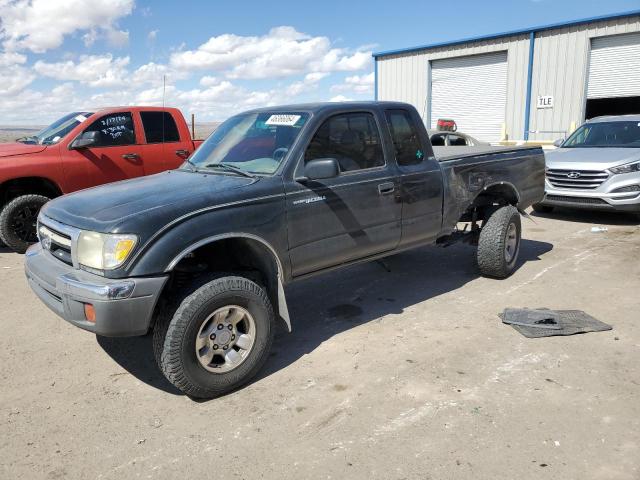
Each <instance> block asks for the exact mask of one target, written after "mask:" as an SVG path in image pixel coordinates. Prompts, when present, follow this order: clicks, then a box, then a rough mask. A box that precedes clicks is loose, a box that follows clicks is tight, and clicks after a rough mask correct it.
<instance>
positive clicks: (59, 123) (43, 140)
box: [18, 112, 93, 145]
mask: <svg viewBox="0 0 640 480" xmlns="http://www.w3.org/2000/svg"><path fill="white" fill-rule="evenodd" d="M91 115H93V112H73V113H69V114H68V115H65V116H64V117H62V118H60V119H58V120H56V121H55V122H53V123H52V124H51V125H49V126H48V127H46V128H43V129H42V130H40V131H39V132H38V133H36V134H35V135H31V136H29V137H23V138H19V139H18V141H19V142H21V143H31V144H38V145H53V144H55V143H58V142H59V141H60V140H62V139H63V138H64V137H65V136H66V135H67V134H68V133H69V132H70V131H71V130H73V129H74V128H75V127H76V126H78V125H79V124H81V123H82V122H84V121H85V120H86V119H87V118H89V117H90V116H91Z"/></svg>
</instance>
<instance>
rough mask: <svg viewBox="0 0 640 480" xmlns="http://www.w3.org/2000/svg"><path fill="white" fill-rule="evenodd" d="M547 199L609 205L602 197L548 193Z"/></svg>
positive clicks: (581, 203)
mask: <svg viewBox="0 0 640 480" xmlns="http://www.w3.org/2000/svg"><path fill="white" fill-rule="evenodd" d="M545 199H546V200H549V201H552V202H566V203H579V204H580V205H609V204H608V203H607V202H605V201H604V200H602V199H601V198H588V197H565V196H562V195H547V196H546V197H545Z"/></svg>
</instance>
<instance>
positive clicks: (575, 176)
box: [567, 172, 580, 178]
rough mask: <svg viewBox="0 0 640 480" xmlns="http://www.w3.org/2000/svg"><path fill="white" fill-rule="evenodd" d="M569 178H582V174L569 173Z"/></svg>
mask: <svg viewBox="0 0 640 480" xmlns="http://www.w3.org/2000/svg"><path fill="white" fill-rule="evenodd" d="M567 177H568V178H580V172H569V173H567Z"/></svg>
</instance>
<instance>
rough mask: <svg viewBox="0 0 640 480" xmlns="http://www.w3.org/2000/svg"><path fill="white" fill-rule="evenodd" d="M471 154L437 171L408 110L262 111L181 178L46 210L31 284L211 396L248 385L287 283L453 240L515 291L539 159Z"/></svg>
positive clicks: (239, 122) (77, 318)
mask: <svg viewBox="0 0 640 480" xmlns="http://www.w3.org/2000/svg"><path fill="white" fill-rule="evenodd" d="M479 148H480V149H479V150H473V149H472V150H464V151H462V150H461V151H460V153H459V154H456V156H449V157H445V158H442V159H438V158H436V157H435V156H434V153H433V149H432V147H431V144H430V142H429V137H428V135H427V132H426V130H425V128H424V125H423V123H422V121H421V119H420V117H419V115H418V113H417V111H416V110H415V109H414V108H413V107H412V106H410V105H407V104H403V103H392V102H365V103H344V104H339V103H326V104H312V105H293V106H284V107H273V108H265V109H258V110H252V111H249V112H245V113H242V114H239V115H236V116H234V117H232V118H230V119H229V120H227V121H226V122H224V123H223V124H222V125H221V126H220V127H219V128H218V129H217V130H216V131H215V132H214V133H213V134H212V135H211V136H210V137H209V139H207V140H206V142H205V143H204V144H203V145H202V146H201V147H200V148H199V149H198V150H197V151H196V152H195V153H194V155H193V156H192V157H191V159H189V160H187V162H185V163H184V165H182V166H181V167H180V168H179V169H177V170H173V171H169V172H165V173H160V174H157V175H153V176H149V177H143V178H139V179H133V180H126V181H123V182H118V183H113V184H110V185H105V186H100V187H96V188H92V189H88V190H84V191H81V192H77V193H73V194H70V195H66V196H63V197H60V198H58V199H55V200H53V201H51V202H49V203H48V204H47V205H46V206H45V207H44V208H43V209H42V211H41V213H40V216H39V219H38V226H37V229H38V235H39V243H38V244H36V245H33V246H32V247H31V248H30V249H29V251H28V252H27V256H26V260H25V269H26V275H27V278H28V280H29V284H30V286H31V288H32V289H33V290H34V292H35V293H36V294H37V295H38V297H39V298H40V299H41V300H42V301H43V302H44V303H45V304H46V305H47V306H48V307H49V308H50V309H51V310H53V311H54V312H55V313H56V314H58V315H60V316H61V317H63V318H64V319H65V320H67V321H69V322H70V323H72V324H74V325H76V326H78V327H80V328H83V329H86V330H89V331H91V332H94V333H96V334H97V335H106V336H132V335H145V334H147V333H148V332H149V331H150V330H153V345H154V353H155V356H156V359H157V361H158V364H159V366H160V368H161V370H162V371H163V372H164V375H165V376H166V377H167V379H168V380H169V381H170V382H171V383H173V384H174V385H175V386H176V387H178V388H179V389H181V390H182V391H184V392H185V393H187V394H188V395H191V396H193V397H203V398H207V397H214V396H217V395H221V394H223V393H225V392H228V391H230V390H232V389H235V388H237V387H238V386H240V385H242V384H243V383H245V382H247V381H248V380H249V379H250V378H251V377H252V376H253V375H255V374H256V372H257V371H258V370H259V369H260V367H261V366H262V364H263V363H264V362H265V360H266V358H267V356H268V353H269V349H270V347H271V342H272V338H273V332H274V327H275V322H276V321H277V320H278V319H279V320H282V321H284V322H285V324H286V326H287V327H288V329H289V330H291V322H290V319H289V314H288V311H287V302H286V299H285V288H284V287H285V285H287V284H288V283H290V282H292V281H295V280H298V279H302V278H306V277H309V276H311V275H316V274H319V273H322V272H327V271H329V270H332V269H335V268H338V267H341V266H345V265H351V264H353V263H356V262H362V261H369V260H373V259H378V258H381V257H383V256H386V255H391V254H394V253H397V252H400V251H403V250H407V249H410V248H414V247H418V246H422V245H426V244H434V243H440V244H445V245H446V244H449V243H451V242H453V241H455V240H458V239H462V240H465V241H468V242H469V243H471V244H475V245H477V247H478V254H477V257H478V265H479V269H480V271H481V272H482V273H483V274H484V275H487V276H491V277H496V278H504V277H506V276H508V275H509V274H511V272H512V271H513V270H514V268H515V266H516V262H517V258H518V251H519V246H520V231H521V227H520V212H522V210H523V209H524V208H526V207H528V206H529V205H531V204H533V203H536V202H539V201H540V200H542V197H543V195H544V156H543V153H542V150H541V149H540V148H517V149H504V148H503V149H496V148H493V149H488V148H487V147H479ZM461 222H464V223H465V225H466V226H465V228H464V229H463V228H460V225H462V223H461Z"/></svg>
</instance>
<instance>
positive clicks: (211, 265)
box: [154, 237, 282, 318]
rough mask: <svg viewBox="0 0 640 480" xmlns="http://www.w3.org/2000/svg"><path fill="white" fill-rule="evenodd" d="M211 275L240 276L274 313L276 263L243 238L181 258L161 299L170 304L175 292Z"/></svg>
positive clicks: (263, 247) (254, 242)
mask: <svg viewBox="0 0 640 480" xmlns="http://www.w3.org/2000/svg"><path fill="white" fill-rule="evenodd" d="M212 273H223V274H224V273H230V274H236V275H241V276H244V277H247V278H249V279H250V280H252V281H254V282H256V283H257V284H259V285H261V286H263V287H264V288H265V290H266V292H267V295H268V296H269V300H271V303H272V305H273V307H274V309H275V311H276V312H278V278H279V275H281V273H282V272H281V271H280V265H279V263H278V260H277V259H276V257H275V254H274V253H273V252H272V251H271V249H270V248H269V247H267V246H266V245H265V244H263V243H262V242H260V241H259V240H255V239H253V238H247V237H233V238H225V239H221V240H215V241H212V242H211V243H207V244H206V245H202V246H200V247H198V248H196V249H195V250H193V251H191V252H189V253H187V254H186V255H184V256H183V257H182V258H181V259H180V261H179V262H178V263H177V264H176V265H175V266H174V267H173V268H172V269H171V272H170V276H169V281H168V282H167V283H166V284H165V287H164V289H163V292H162V296H161V299H162V300H163V302H165V304H166V302H167V301H169V303H171V299H172V298H173V297H174V296H175V295H176V294H177V293H178V292H183V290H184V288H185V287H187V286H188V285H190V284H193V283H194V281H195V280H197V279H198V278H200V277H203V278H205V277H210V275H211V274H212ZM163 302H159V304H160V303H163ZM154 318H155V315H154Z"/></svg>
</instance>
